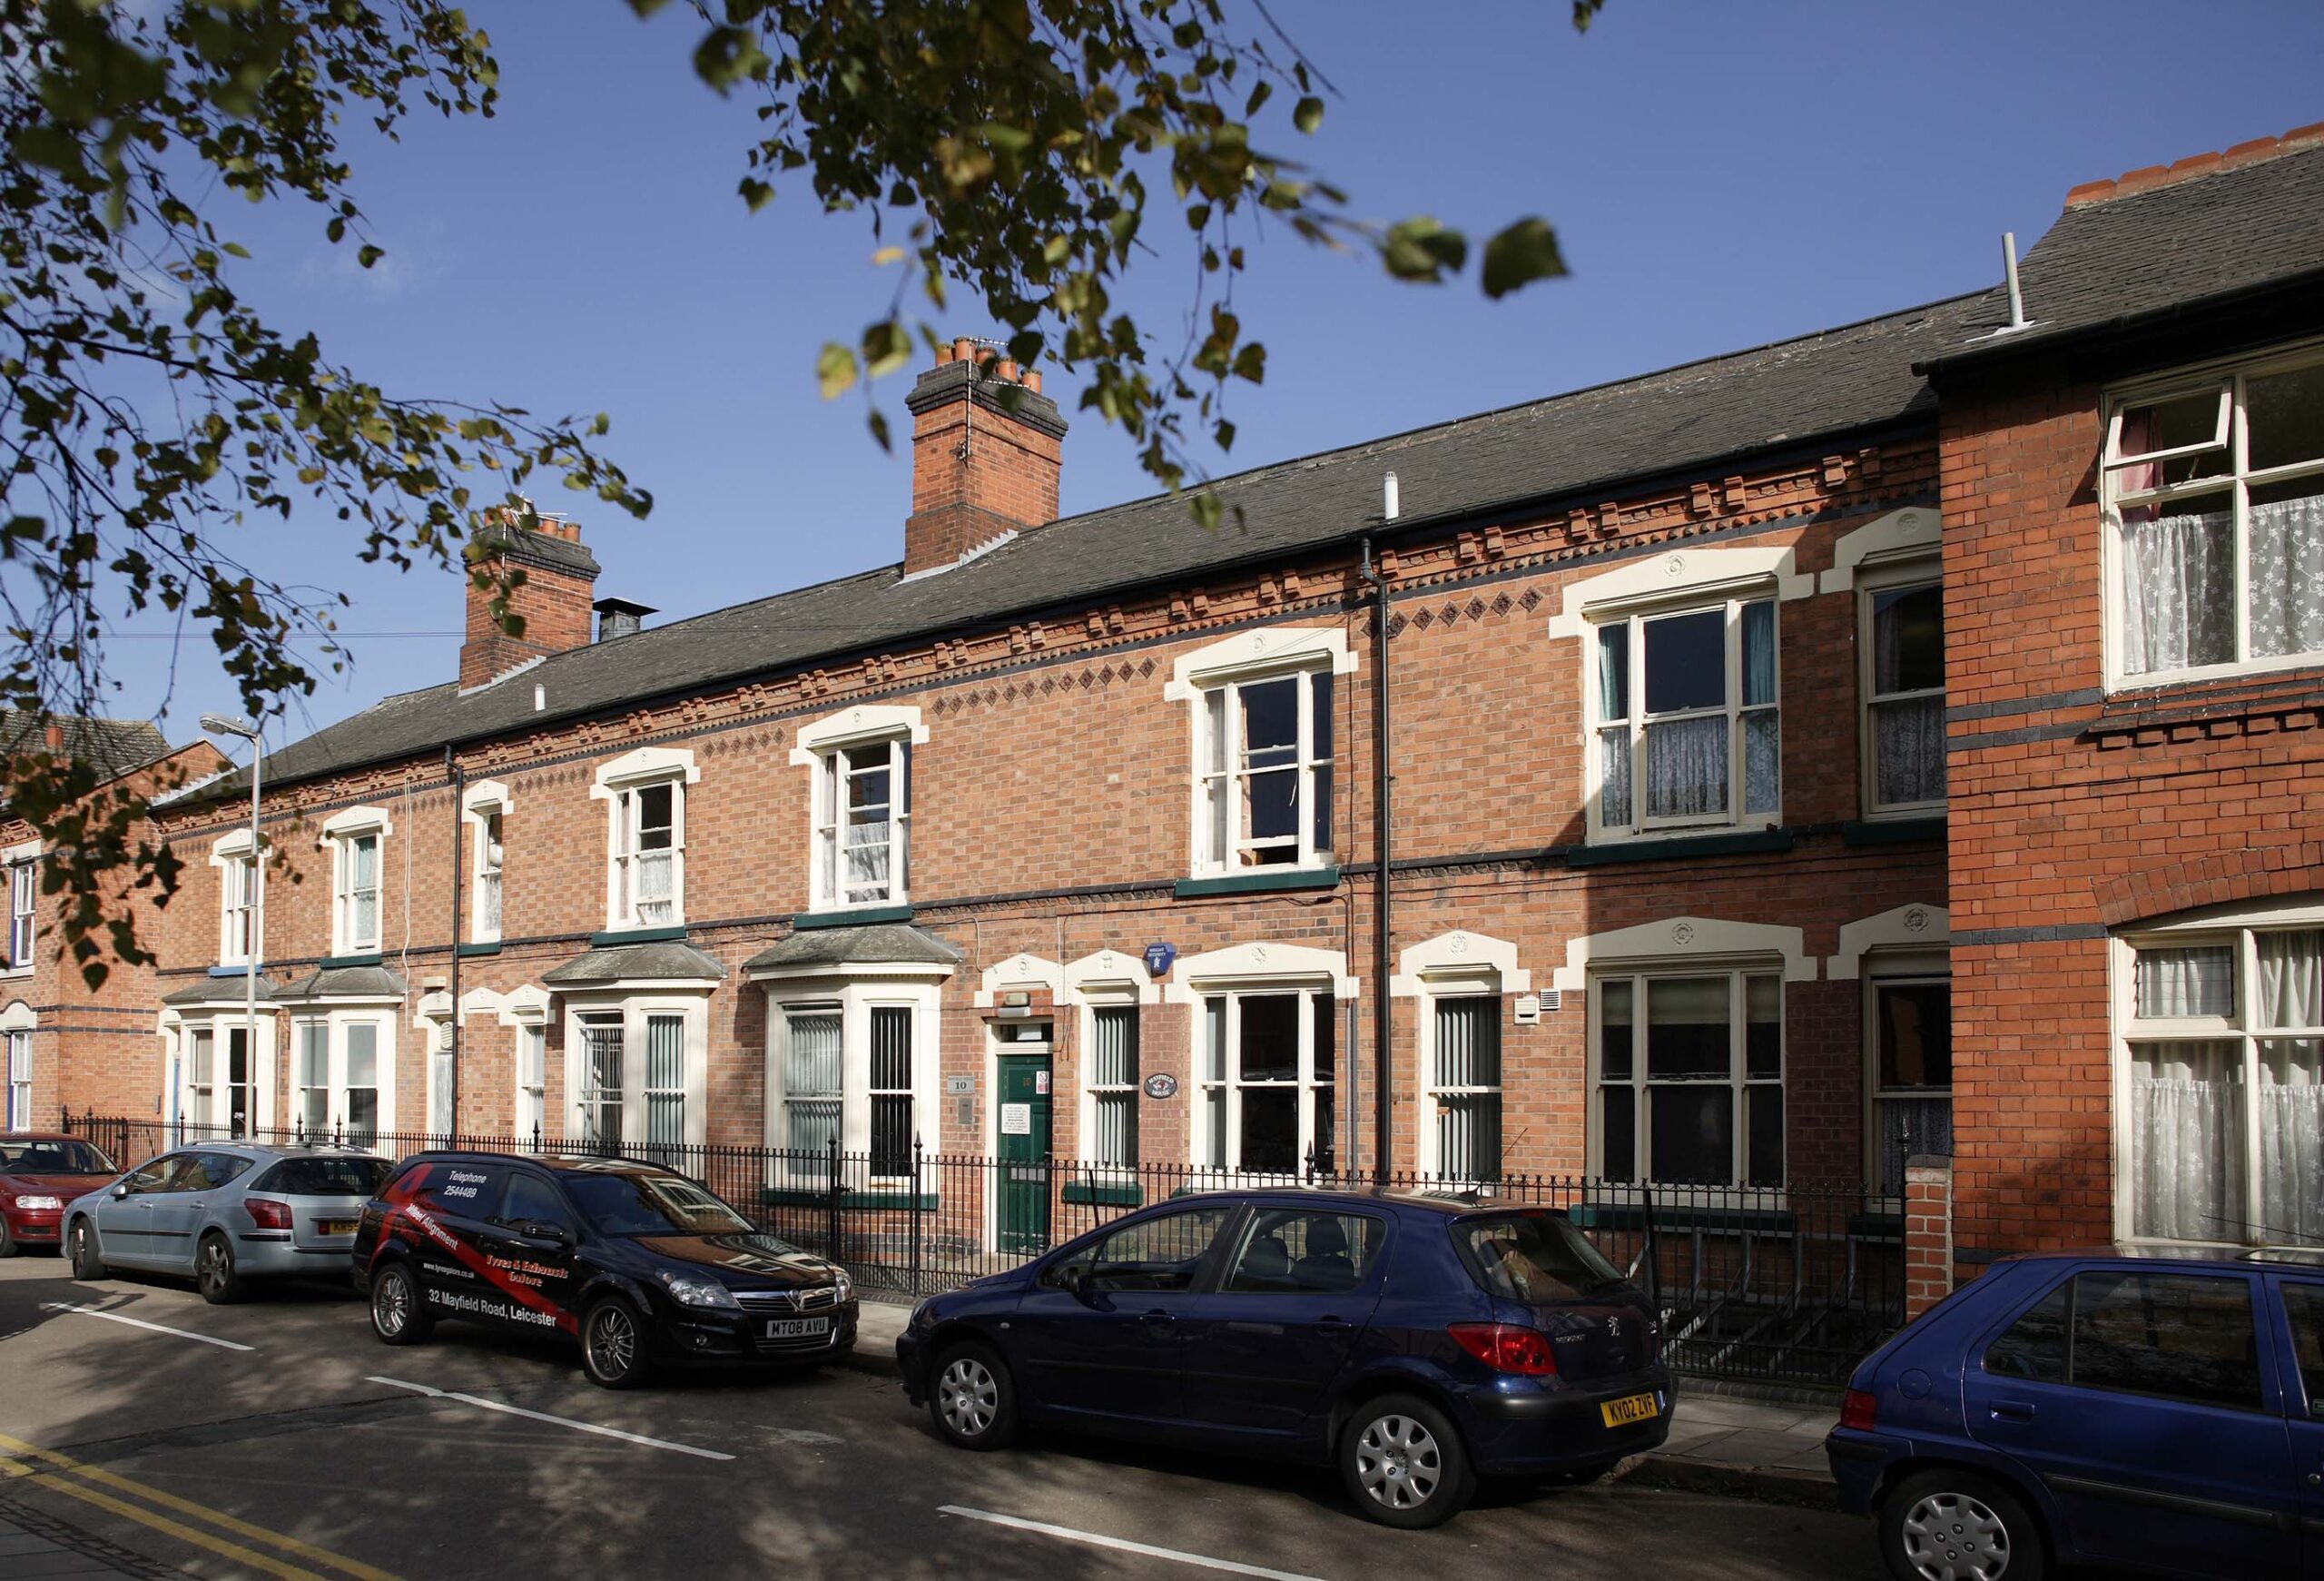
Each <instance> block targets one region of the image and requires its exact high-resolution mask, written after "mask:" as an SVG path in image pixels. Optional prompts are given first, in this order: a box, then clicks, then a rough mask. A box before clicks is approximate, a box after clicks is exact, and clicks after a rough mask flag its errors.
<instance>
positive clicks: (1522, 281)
mask: <svg viewBox="0 0 2324 1581" xmlns="http://www.w3.org/2000/svg"><path fill="white" fill-rule="evenodd" d="M1565 272H1566V268H1565V256H1564V254H1563V253H1561V252H1559V251H1558V234H1557V232H1555V231H1552V230H1551V229H1550V226H1549V222H1547V221H1545V220H1542V219H1540V218H1538V217H1533V218H1528V219H1523V220H1520V221H1518V222H1516V223H1515V224H1513V225H1512V226H1510V227H1509V228H1508V229H1506V230H1504V231H1502V232H1501V233H1500V234H1499V235H1497V236H1495V237H1494V238H1493V239H1492V241H1490V242H1486V243H1485V262H1484V288H1485V295H1487V296H1489V297H1494V298H1500V297H1504V296H1507V295H1508V294H1509V293H1510V292H1511V291H1515V290H1517V289H1518V288H1519V287H1520V286H1523V285H1529V284H1531V282H1534V281H1537V280H1553V279H1556V278H1559V277H1560V276H1562V275H1563V274H1564V273H1565Z"/></svg>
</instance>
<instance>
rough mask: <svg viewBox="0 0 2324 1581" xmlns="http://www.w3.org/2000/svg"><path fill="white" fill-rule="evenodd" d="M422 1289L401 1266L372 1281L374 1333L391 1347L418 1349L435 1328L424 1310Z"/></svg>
mask: <svg viewBox="0 0 2324 1581" xmlns="http://www.w3.org/2000/svg"><path fill="white" fill-rule="evenodd" d="M419 1300H420V1297H419V1283H418V1281H417V1280H414V1279H413V1278H412V1277H411V1270H409V1269H406V1268H403V1267H400V1266H398V1265H392V1264H391V1265H389V1267H387V1268H383V1269H381V1270H379V1272H378V1273H376V1274H374V1275H373V1276H372V1278H371V1331H372V1332H373V1333H374V1334H377V1335H378V1336H379V1338H380V1339H384V1340H386V1341H387V1342H388V1343H389V1344H390V1345H417V1344H418V1343H419V1341H421V1340H422V1339H427V1338H428V1330H429V1329H431V1328H432V1327H433V1326H434V1324H433V1321H432V1319H429V1317H428V1314H427V1313H426V1312H425V1311H423V1310H422V1309H420V1305H419Z"/></svg>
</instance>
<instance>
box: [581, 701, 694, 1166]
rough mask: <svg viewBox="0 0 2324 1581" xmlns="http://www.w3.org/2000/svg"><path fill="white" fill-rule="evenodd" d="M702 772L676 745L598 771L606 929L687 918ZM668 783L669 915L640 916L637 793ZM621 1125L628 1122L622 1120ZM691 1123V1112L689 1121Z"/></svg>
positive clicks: (594, 789) (645, 750)
mask: <svg viewBox="0 0 2324 1581" xmlns="http://www.w3.org/2000/svg"><path fill="white" fill-rule="evenodd" d="M701 779H702V771H701V769H699V768H697V767H696V766H694V754H693V753H692V752H691V751H688V750H685V749H684V748H678V747H667V746H641V747H639V748H638V749H637V750H635V752H630V753H625V754H624V755H623V756H620V757H617V758H615V759H614V760H613V761H612V762H611V763H608V764H606V765H605V766H603V767H601V768H600V769H598V771H597V775H596V783H595V784H594V785H592V786H590V790H589V795H591V796H592V797H593V798H595V799H597V800H601V801H603V802H605V803H606V932H607V933H631V932H641V931H645V930H647V929H661V928H676V927H684V925H685V920H686V855H685V853H686V816H687V811H688V808H687V804H688V803H689V802H690V801H691V800H692V799H693V797H692V787H693V786H695V785H697V784H699V783H700V782H701ZM665 785H666V786H669V787H670V847H669V850H670V914H669V915H668V916H667V917H665V918H656V919H654V920H650V921H648V920H645V919H642V918H641V917H640V916H639V914H638V911H637V905H636V896H635V884H632V883H628V882H625V881H626V880H628V879H630V878H631V877H632V876H633V875H634V874H635V866H636V858H637V856H638V855H640V853H639V851H638V849H637V845H636V842H637V839H638V837H639V835H638V831H639V828H640V825H639V823H638V819H639V816H640V815H641V812H642V810H643V809H642V807H641V805H640V798H639V796H638V795H637V793H638V792H639V791H642V790H645V789H648V788H650V787H653V786H665ZM623 1123H624V1124H625V1125H626V1124H627V1120H626V1118H625V1120H624V1122H623ZM693 1123H694V1122H693V1119H692V1118H691V1111H689V1118H688V1120H687V1124H688V1125H689V1126H691V1125H692V1124H693Z"/></svg>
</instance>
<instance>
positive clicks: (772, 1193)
mask: <svg viewBox="0 0 2324 1581" xmlns="http://www.w3.org/2000/svg"><path fill="white" fill-rule="evenodd" d="M759 1201H760V1203H761V1205H762V1206H764V1207H768V1208H828V1207H830V1206H831V1202H832V1193H831V1191H829V1190H828V1189H827V1188H824V1187H820V1186H768V1187H765V1188H763V1189H762V1190H761V1191H760V1192H759ZM839 1205H840V1206H841V1207H842V1208H892V1209H896V1210H901V1211H903V1212H911V1211H912V1210H915V1209H917V1210H920V1211H921V1212H924V1213H925V1212H934V1211H935V1210H936V1193H935V1192H933V1191H922V1192H921V1194H920V1195H919V1196H918V1197H914V1196H913V1195H912V1194H911V1191H841V1192H840V1193H839Z"/></svg>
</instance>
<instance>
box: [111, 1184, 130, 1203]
mask: <svg viewBox="0 0 2324 1581" xmlns="http://www.w3.org/2000/svg"><path fill="white" fill-rule="evenodd" d="M128 1195H129V1187H128V1184H127V1183H126V1182H123V1184H121V1185H118V1186H115V1187H114V1188H113V1201H116V1202H118V1201H123V1199H124V1198H126V1197H127V1196H128Z"/></svg>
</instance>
